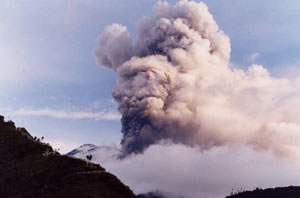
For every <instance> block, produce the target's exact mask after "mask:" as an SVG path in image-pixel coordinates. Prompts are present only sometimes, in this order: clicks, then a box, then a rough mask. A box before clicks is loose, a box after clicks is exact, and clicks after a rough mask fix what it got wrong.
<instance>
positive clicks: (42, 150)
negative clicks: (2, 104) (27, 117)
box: [0, 116, 135, 198]
mask: <svg viewBox="0 0 300 198" xmlns="http://www.w3.org/2000/svg"><path fill="white" fill-rule="evenodd" d="M0 197H5V198H10V197H11V198H15V197H20V198H32V197H44V198H53V197H55V198H62V197H72V198H73V197H74V198H77V197H78V198H79V197H80V198H85V197H90V198H134V197H135V195H134V193H133V192H132V191H131V190H130V188H129V187H127V186H125V185H124V184H123V183H122V182H121V181H120V180H119V179H118V178H117V177H116V176H114V175H112V174H110V173H109V172H107V171H105V169H104V168H102V167H101V166H100V165H98V164H93V163H90V162H87V161H85V160H81V159H76V158H74V157H70V156H66V155H60V154H59V153H58V152H56V151H54V150H53V149H52V147H51V146H50V145H48V144H45V143H42V142H41V141H40V140H39V139H37V138H33V137H32V136H31V135H30V134H29V133H28V132H27V131H26V129H24V128H16V127H15V125H14V123H13V122H12V121H9V122H5V121H4V117H3V116H0Z"/></svg>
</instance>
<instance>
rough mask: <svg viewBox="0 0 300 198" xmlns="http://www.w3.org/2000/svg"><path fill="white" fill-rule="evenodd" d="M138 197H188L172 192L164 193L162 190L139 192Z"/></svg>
mask: <svg viewBox="0 0 300 198" xmlns="http://www.w3.org/2000/svg"><path fill="white" fill-rule="evenodd" d="M137 198H187V197H182V196H175V195H172V194H170V193H163V192H160V191H155V192H149V193H146V194H139V195H137Z"/></svg>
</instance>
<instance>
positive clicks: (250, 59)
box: [248, 52, 260, 63]
mask: <svg viewBox="0 0 300 198" xmlns="http://www.w3.org/2000/svg"><path fill="white" fill-rule="evenodd" d="M259 56H260V53H258V52H255V53H253V54H251V55H250V56H249V57H248V60H249V61H250V62H251V63H253V62H255V61H256V60H257V59H258V58H259Z"/></svg>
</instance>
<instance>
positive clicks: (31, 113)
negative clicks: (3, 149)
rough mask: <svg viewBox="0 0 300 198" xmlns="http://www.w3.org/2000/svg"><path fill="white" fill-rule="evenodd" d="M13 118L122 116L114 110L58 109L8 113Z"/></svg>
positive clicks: (115, 118) (107, 117) (108, 117)
mask: <svg viewBox="0 0 300 198" xmlns="http://www.w3.org/2000/svg"><path fill="white" fill-rule="evenodd" d="M8 115H13V116H47V117H53V118H58V119H92V120H95V121H98V120H120V118H121V116H120V114H119V113H118V112H116V111H114V110H103V111H97V112H91V111H68V110H57V109H50V108H44V109H22V108H21V109H18V110H16V111H13V112H10V113H8Z"/></svg>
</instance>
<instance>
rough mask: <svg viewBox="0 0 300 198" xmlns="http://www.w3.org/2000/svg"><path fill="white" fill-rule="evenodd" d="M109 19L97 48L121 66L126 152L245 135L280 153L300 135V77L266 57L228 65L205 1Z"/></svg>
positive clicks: (117, 92) (107, 62)
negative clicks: (270, 65)
mask: <svg viewBox="0 0 300 198" xmlns="http://www.w3.org/2000/svg"><path fill="white" fill-rule="evenodd" d="M137 33H138V39H137V41H135V42H134V41H133V39H132V38H131V37H130V34H129V33H128V31H127V30H126V27H124V26H121V25H119V24H113V25H111V26H108V27H107V28H106V30H105V31H104V32H103V33H102V34H101V35H100V38H99V47H98V48H97V49H96V50H95V52H94V53H95V56H96V61H97V63H98V64H99V65H101V66H103V67H105V68H108V69H110V70H112V71H115V72H116V73H117V75H118V83H117V85H116V87H115V89H114V90H113V93H112V94H113V97H114V98H115V100H116V101H117V102H118V103H119V111H120V113H121V114H122V133H123V139H122V142H121V144H122V147H123V150H124V154H125V155H126V154H130V153H138V152H142V151H143V150H144V149H145V148H147V147H148V146H149V145H151V144H156V143H158V142H160V141H162V140H168V141H172V142H173V143H182V144H186V145H198V146H200V147H201V148H203V149H205V148H210V147H212V146H219V145H224V144H226V143H234V142H237V143H242V144H243V143H246V144H250V145H253V146H254V147H255V148H272V149H274V151H277V152H279V153H285V152H286V151H297V150H298V149H299V147H298V145H299V143H300V135H299V134H300V120H299V118H300V113H299V111H298V110H297V108H298V107H299V105H300V102H299V101H300V97H299V91H300V86H299V85H300V83H299V82H300V81H299V80H297V79H296V80H288V79H279V78H274V77H272V76H270V74H269V73H268V71H267V70H266V69H265V68H263V67H262V66H261V65H252V66H250V67H249V68H248V70H247V71H243V70H241V69H238V68H233V67H232V66H231V65H230V62H229V58H230V41H229V38H228V36H226V35H225V34H224V33H223V32H222V31H221V30H219V28H218V26H217V24H216V22H215V21H214V19H213V17H212V15H211V14H210V13H209V12H208V8H207V6H206V5H205V4H204V3H196V2H192V1H187V0H182V1H180V2H179V3H177V4H176V5H174V6H172V5H170V4H168V3H167V2H158V3H157V4H156V6H155V7H154V10H153V17H151V18H142V19H141V20H140V21H139V22H138V24H137Z"/></svg>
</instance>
